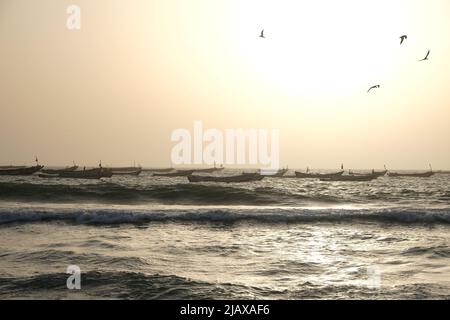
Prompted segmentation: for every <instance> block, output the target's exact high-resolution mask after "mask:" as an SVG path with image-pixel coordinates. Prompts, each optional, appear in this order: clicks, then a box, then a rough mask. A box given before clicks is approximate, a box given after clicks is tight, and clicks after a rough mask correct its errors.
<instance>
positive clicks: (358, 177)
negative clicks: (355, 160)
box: [320, 174, 378, 182]
mask: <svg viewBox="0 0 450 320" xmlns="http://www.w3.org/2000/svg"><path fill="white" fill-rule="evenodd" d="M377 178H378V176H377V175H374V174H367V175H345V176H344V175H340V176H334V177H329V178H322V179H320V181H326V182H331V181H354V182H358V181H372V180H375V179H377Z"/></svg>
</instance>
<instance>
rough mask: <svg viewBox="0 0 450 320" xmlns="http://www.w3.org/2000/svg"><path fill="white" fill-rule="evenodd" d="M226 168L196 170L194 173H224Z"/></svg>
mask: <svg viewBox="0 0 450 320" xmlns="http://www.w3.org/2000/svg"><path fill="white" fill-rule="evenodd" d="M224 169H225V168H224V167H220V168H216V167H214V168H207V169H195V170H194V173H214V172H219V171H223V170H224ZM179 171H185V170H179Z"/></svg>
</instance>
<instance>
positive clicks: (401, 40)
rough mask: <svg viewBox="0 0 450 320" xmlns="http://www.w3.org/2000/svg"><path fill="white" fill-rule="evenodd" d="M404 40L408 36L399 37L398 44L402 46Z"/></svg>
mask: <svg viewBox="0 0 450 320" xmlns="http://www.w3.org/2000/svg"><path fill="white" fill-rule="evenodd" d="M406 39H408V36H407V35H404V36H401V37H400V44H402V43H403V41H405V40H406Z"/></svg>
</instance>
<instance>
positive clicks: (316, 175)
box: [295, 171, 344, 179]
mask: <svg viewBox="0 0 450 320" xmlns="http://www.w3.org/2000/svg"><path fill="white" fill-rule="evenodd" d="M343 174H344V171H339V172H335V173H303V172H298V171H295V177H296V178H299V179H328V178H334V177H339V176H342V175H343Z"/></svg>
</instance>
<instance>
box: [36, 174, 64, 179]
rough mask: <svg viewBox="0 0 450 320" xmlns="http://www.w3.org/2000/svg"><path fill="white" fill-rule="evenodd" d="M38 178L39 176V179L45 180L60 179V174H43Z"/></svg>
mask: <svg viewBox="0 0 450 320" xmlns="http://www.w3.org/2000/svg"><path fill="white" fill-rule="evenodd" d="M38 176H39V178H45V179H54V178H60V176H59V174H48V173H41V174H38Z"/></svg>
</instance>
